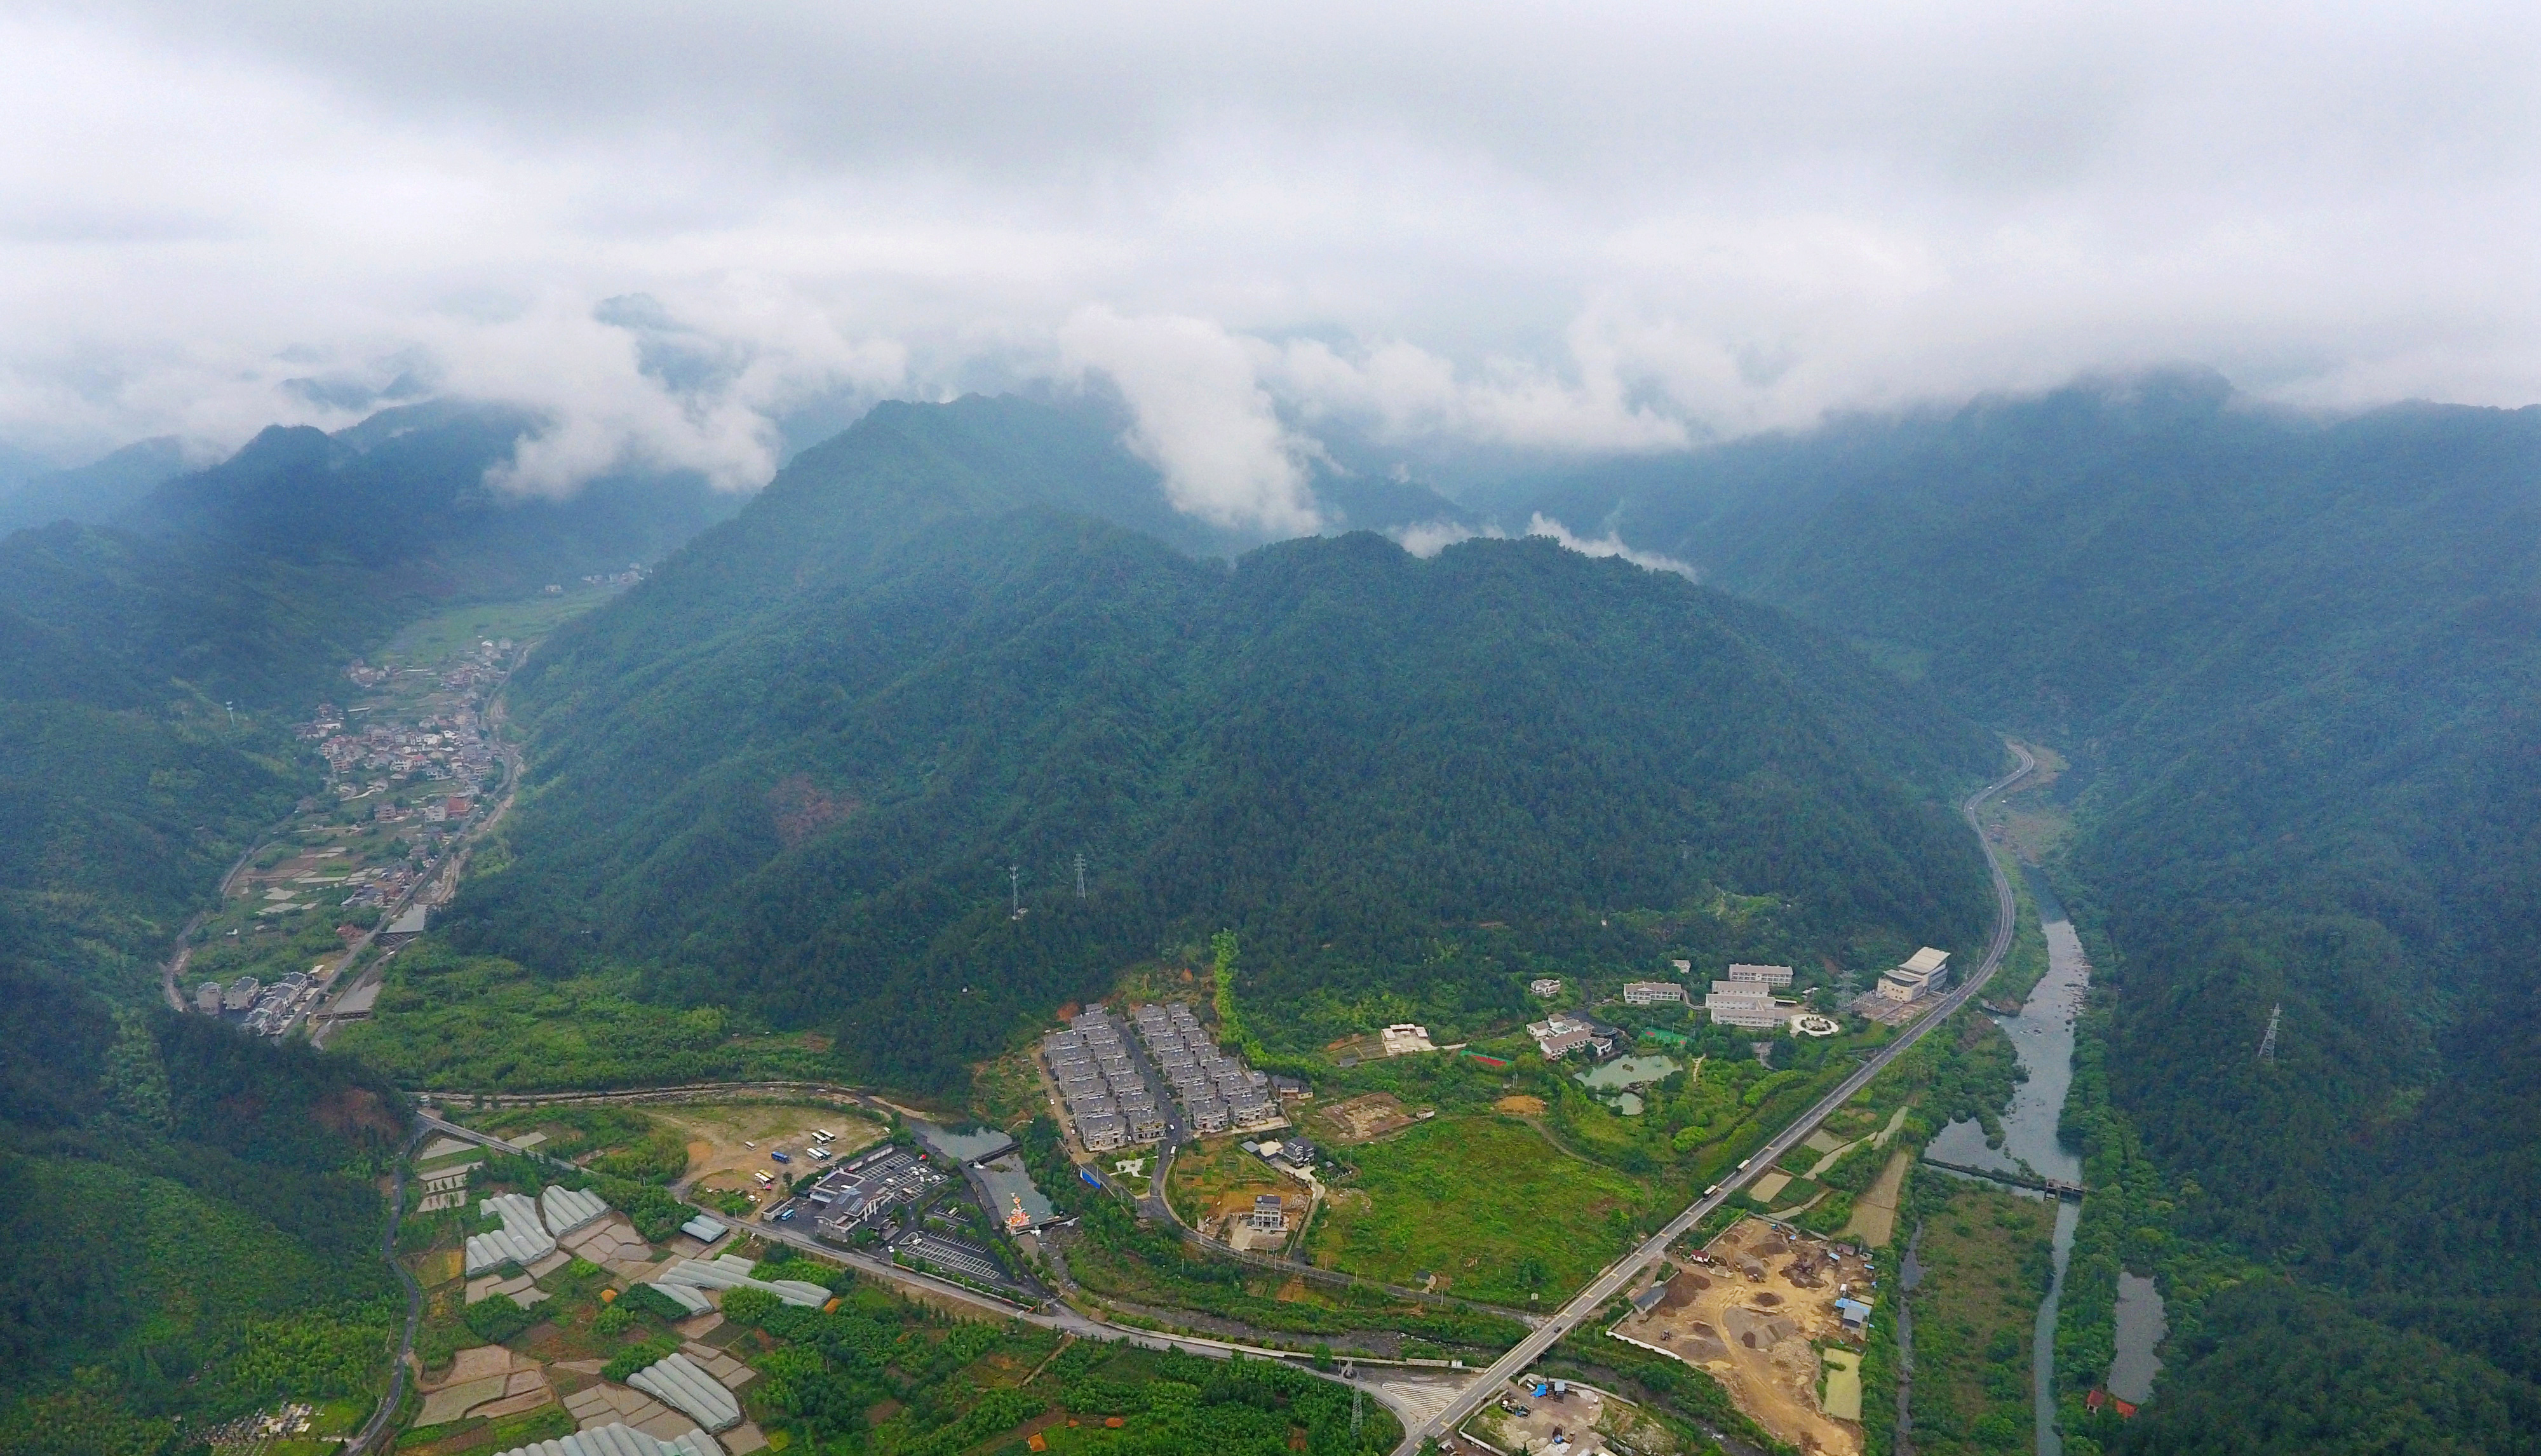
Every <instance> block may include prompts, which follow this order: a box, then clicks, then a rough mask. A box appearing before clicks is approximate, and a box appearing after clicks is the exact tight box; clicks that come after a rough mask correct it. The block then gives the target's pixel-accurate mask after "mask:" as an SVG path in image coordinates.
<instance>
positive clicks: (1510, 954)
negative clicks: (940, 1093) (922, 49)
mask: <svg viewBox="0 0 2541 1456" xmlns="http://www.w3.org/2000/svg"><path fill="white" fill-rule="evenodd" d="M1088 429H1089V426H1088V425H1087V424H1085V423H1084V422H1082V421H1081V420H1080V419H1079V418H1078V417H1076V416H1071V415H1067V414H1062V413H1061V412H1059V411H1055V410H1052V409H1049V408H1046V407H1044V406H1039V405H1032V404H1027V403H1024V402H1022V401H1018V400H966V401H963V402H962V403H960V404H957V405H953V406H941V407H936V408H931V409H926V408H917V407H914V406H910V407H893V408H887V409H882V410H877V411H876V412H875V414H874V416H873V417H871V418H869V419H868V420H867V421H866V422H865V423H864V424H862V425H860V426H858V427H857V429H856V430H854V431H851V432H850V433H849V434H848V435H847V436H845V437H842V438H841V439H840V440H839V441H837V442H834V444H833V445H831V446H828V447H824V448H823V449H822V450H821V451H817V452H814V453H813V454H812V455H810V456H807V457H806V458H805V460H804V461H803V462H800V463H798V464H797V466H796V467H794V468H793V469H792V470H790V471H789V472H788V473H787V474H786V475H785V476H784V477H782V478H780V479H779V480H778V481H777V482H776V483H774V484H773V485H771V486H769V488H768V490H767V492H766V494H765V496H764V497H763V498H762V500H760V501H758V502H756V503H754V504H753V506H752V507H751V508H750V509H749V510H748V511H746V512H744V514H743V515H742V516H741V517H739V518H737V519H736V520H734V521H732V522H730V523H727V524H726V525H725V526H723V527H721V528H719V529H718V530H716V531H715V532H712V533H710V534H708V535H707V536H706V537H704V538H702V539H701V540H700V541H698V542H697V543H696V544H695V545H694V546H691V547H690V549H688V550H686V551H684V552H683V553H682V554H681V555H679V556H678V557H675V558H674V559H673V560H672V561H670V562H669V563H667V564H666V565H665V567H664V569H663V570H662V572H661V573H660V574H659V575H658V576H657V577H656V578H655V579H654V580H653V581H650V582H647V583H646V584H645V585H644V586H643V587H641V588H640V589H638V590H636V591H635V592H633V593H630V594H629V595H628V596H627V597H626V598H625V599H623V600H622V601H621V602H619V603H617V604H615V605H613V606H612V607H611V608H608V609H605V610H603V611H602V612H600V613H597V614H595V615H594V616H593V617H592V618H590V619H586V620H585V621H584V622H582V623H579V624H577V625H576V626H575V627H572V628H569V629H567V630H566V631H565V632H564V633H562V634H560V636H559V637H558V639H557V640H555V641H554V642H552V643H551V644H550V645H549V648H548V649H547V650H545V652H543V653H542V654H541V656H540V659H539V661H537V662H536V663H534V664H533V665H532V666H531V668H530V669H529V670H527V671H526V672H524V674H523V675H522V676H521V678H519V679H518V680H516V683H515V686H514V709H515V711H516V713H518V714H519V715H520V716H521V718H522V719H523V721H525V722H526V723H527V724H529V725H530V726H531V728H532V730H533V733H534V736H535V742H536V745H537V760H536V764H535V767H534V770H533V774H534V777H533V792H532V793H531V794H530V795H529V796H527V797H526V798H525V800H524V802H523V805H522V808H521V811H520V814H519V820H518V827H517V828H516V829H514V830H512V832H511V836H510V839H509V842H508V846H507V853H506V855H505V860H504V866H503V867H502V868H500V869H499V870H497V871H495V872H492V873H489V874H486V875H483V876H481V877H480V878H478V879H477V880H476V881H474V882H473V883H472V884H471V886H470V887H469V888H468V890H467V892H466V894H465V895H464V896H463V898H462V901H461V903H460V905H459V906H458V907H457V908H456V910H455V911H454V913H453V915H452V916H451V918H450V921H449V923H450V925H451V927H452V933H453V934H454V936H456V937H457V938H458V939H459V940H460V941H461V942H462V943H463V944H466V945H468V946H469V947H470V948H472V949H482V950H494V951H499V952H501V953H503V954H506V955H509V956H511V957H513V958H515V959H517V960H520V961H522V962H524V963H526V964H529V965H532V966H534V967H540V968H544V969H545V970H548V971H551V972H562V971H566V970H570V969H574V968H578V967H586V966H589V965H592V964H594V963H600V962H609V961H617V962H631V963H635V964H639V965H642V966H644V967H645V968H647V971H648V973H649V974H650V976H651V977H652V979H653V984H654V985H655V986H656V987H657V988H658V989H659V990H660V991H661V992H663V993H666V994H669V995H671V996H674V997H675V998H681V999H687V1000H692V1001H701V1002H702V1001H712V1002H721V1003H729V1004H737V1005H740V1006H743V1007H745V1008H747V1009H748V1010H749V1011H751V1012H752V1013H753V1014H755V1015H758V1016H762V1017H764V1018H766V1019H769V1020H771V1021H773V1022H775V1023H777V1024H780V1025H795V1026H808V1027H813V1028H816V1029H822V1030H835V1032H836V1034H837V1036H838V1038H839V1042H840V1044H841V1046H842V1048H843V1049H844V1050H845V1051H846V1053H847V1055H848V1056H850V1057H851V1058H852V1061H853V1064H854V1066H855V1067H856V1068H857V1069H858V1070H860V1071H862V1072H864V1073H867V1074H871V1075H875V1076H879V1077H882V1078H885V1079H888V1080H894V1081H902V1082H914V1083H917V1084H921V1085H928V1086H936V1087H941V1086H945V1085H949V1084H951V1083H954V1082H957V1081H958V1080H959V1079H960V1077H961V1076H962V1074H963V1073H962V1068H963V1066H964V1065H965V1064H966V1063H968V1062H970V1061H974V1060H976V1059H978V1058H979V1057H980V1056H983V1055H986V1054H988V1053H990V1052H993V1051H995V1050H997V1049H998V1048H999V1047H1001V1046H1002V1045H1003V1044H1004V1042H1005V1040H1006V1039H1007V1038H1008V1037H1010V1036H1011V1035H1013V1034H1014V1032H1015V1031H1016V1030H1017V1029H1018V1028H1019V1027H1020V1026H1022V1025H1024V1024H1026V1023H1028V1022H1030V1021H1032V1020H1034V1019H1037V1018H1042V1017H1046V1016H1047V1015H1048V1014H1049V1013H1050V1011H1051V1010H1052V1009H1053V1007H1055V1006H1056V1005H1057V1004H1058V1003H1059V1002H1061V1001H1063V1000H1067V999H1072V998H1077V997H1081V996H1084V995H1087V994H1090V993H1096V992H1099V991H1101V990H1102V989H1104V988H1106V987H1107V986H1108V984H1109V983H1110V981H1111V979H1112V978H1113V977H1114V976H1116V975H1117V974H1118V973H1119V972H1120V971H1121V970H1122V969H1123V968H1124V967H1125V966H1126V965H1129V964H1131V963H1134V962H1136V961H1139V960H1143V959H1149V958H1152V957H1154V956H1156V955H1157V954H1158V953H1159V950H1160V948H1168V949H1169V948H1171V947H1174V946H1180V945H1187V944H1195V943H1198V942H1199V941H1201V940H1204V939H1205V938H1206V937H1207V936H1208V934H1209V933H1210V932H1212V931H1213V930H1216V929H1219V928H1223V927H1234V928H1236V929H1237V930H1238V931H1239V933H1240V935H1241V937H1242V938H1243V941H1244V943H1245V945H1246V947H1247V948H1246V951H1245V967H1246V971H1245V975H1246V977H1247V987H1246V994H1247V995H1248V996H1258V997H1260V998H1262V1001H1263V1003H1264V1004H1265V1005H1266V1006H1268V1007H1270V1008H1271V1009H1270V1011H1269V1012H1268V1013H1267V1015H1266V1017H1265V1034H1266V1035H1269V1036H1270V1037H1271V1038H1272V1039H1273V1040H1276V1038H1277V1036H1278V1028H1279V1026H1280V1023H1281V1020H1282V1017H1281V1013H1280V1010H1279V1008H1281V1007H1291V1008H1293V1007H1294V1006H1295V1005H1296V1004H1297V1003H1298V1002H1299V1001H1300V1000H1301V999H1302V998H1303V997H1305V996H1307V995H1308V994H1310V993H1312V992H1314V991H1317V990H1319V989H1329V988H1341V989H1343V990H1346V989H1348V988H1351V987H1365V986H1369V985H1390V986H1409V987H1415V988H1422V987H1427V986H1431V985H1435V986H1438V987H1441V989H1440V990H1439V992H1438V994H1437V995H1436V996H1435V997H1433V998H1432V999H1431V1001H1430V1004H1445V1005H1449V1006H1454V1005H1458V1004H1470V1005H1474V1006H1476V1007H1482V1006H1488V1007H1492V1008H1503V1007H1504V1008H1505V1009H1512V1010H1513V1009H1515V1008H1516V1007H1517V1006H1518V1005H1519V1004H1520V1001H1519V999H1518V998H1519V995H1520V990H1519V986H1520V984H1521V983H1522V982H1523V979H1524V978H1523V976H1522V975H1520V974H1518V973H1519V972H1520V970H1521V968H1522V966H1524V965H1525V964H1528V963H1529V962H1530V960H1531V959H1532V958H1546V957H1549V958H1553V959H1554V960H1556V961H1561V962H1563V963H1567V964H1598V965H1604V966H1611V967H1626V968H1636V967H1641V966H1650V967H1656V966H1658V965H1659V962H1658V959H1657V958H1658V956H1659V953H1660V952H1661V951H1662V950H1663V949H1664V948H1666V947H1668V946H1670V945H1674V944H1677V943H1679V938H1681V937H1680V936H1679V934H1678V933H1677V932H1676V931H1671V930H1665V929H1663V930H1660V931H1657V932H1654V931H1652V930H1651V929H1650V928H1649V927H1647V926H1646V925H1641V924H1638V923H1637V922H1636V923H1635V924H1634V925H1632V926H1628V925H1627V923H1626V921H1625V920H1624V919H1622V918H1618V916H1619V915H1620V913H1621V912H1623V911H1629V910H1657V911H1669V912H1674V911H1684V912H1685V918H1692V919H1700V918H1703V914H1702V913H1701V911H1702V909H1703V908H1704V907H1707V906H1709V905H1711V904H1712V903H1713V902H1714V901H1715V899H1716V898H1717V897H1718V896H1719V895H1720V894H1721V893H1722V892H1728V893H1732V894H1736V895H1743V896H1758V897H1767V898H1770V899H1771V900H1773V901H1774V902H1776V903H1777V904H1779V905H1783V906H1786V907H1787V912H1786V913H1785V914H1783V915H1782V916H1780V917H1779V920H1778V923H1780V924H1782V925H1784V926H1785V927H1790V928H1791V929H1792V933H1793V939H1792V941H1791V942H1790V943H1788V944H1786V945H1785V946H1784V947H1783V949H1785V951H1786V952H1787V953H1791V954H1800V953H1807V954H1810V955H1811V956H1816V955H1825V954H1845V953H1852V954H1861V955H1866V954H1884V953H1890V952H1902V951H1904V950H1911V949H1912V947H1913V945H1914V944H1915V943H1917V942H1918V941H1931V942H1934V943H1938V944H1944V945H1960V946H1968V945H1972V944H1973V943H1974V942H1975V941H1976V940H1977V939H1978V938H1979V937H1980V936H1981V934H1982V933H1983V930H1984V928H1985V919H1986V900H1985V896H1984V890H1983V879H1982V872H1981V869H1980V865H1979V861H1978V858H1977V855H1976V853H1975V850H1974V846H1973V845H1971V844H1970V843H1969V842H1968V841H1967V839H1966V836H1965V831H1964V830H1962V829H1960V828H1959V827H1958V826H1957V824H1956V822H1955V821H1954V820H1953V818H1952V817H1951V816H1950V814H1949V813H1948V812H1947V810H1946V808H1945V807H1944V804H1945V803H1946V800H1947V797H1948V795H1949V793H1950V792H1951V791H1952V790H1953V789H1955V788H1956V787H1958V786H1959V785H1961V784H1963V783H1966V782H1971V781H1974V780H1976V779H1977V778H1979V777H1980V776H1981V775H1983V774H1984V773H1985V772H1987V771H1988V770H1990V769H1991V768H1993V767H1994V766H1995V764H1996V760H1997V758H1998V755H1999V749H1998V748H1997V747H1996V745H1994V744H1993V743H1992V742H1991V741H1989V740H1988V739H1987V738H1985V737H1984V736H1983V735H1982V734H1980V733H1978V732H1976V731H1975V730H1974V729H1972V728H1971V727H1969V726H1968V725H1966V724H1965V723H1963V722H1961V721H1960V720H1958V719H1956V718H1954V717H1952V716H1951V715H1950V714H1949V713H1948V712H1946V711H1945V710H1944V709H1942V708H1941V707H1940V706H1939V705H1938V704H1937V703H1936V702H1935V701H1934V700H1933V699H1932V698H1931V697H1930V696H1929V695H1928V694H1927V693H1925V692H1921V691H1918V690H1915V689H1911V688H1908V687H1906V686H1905V685H1902V684H1900V683H1898V682H1897V681H1896V680H1894V679H1893V678H1891V677H1889V676H1887V675H1886V674H1884V673H1882V672H1880V671H1879V670H1877V669H1876V668H1874V667H1872V666H1871V665H1870V664H1869V663H1868V662H1866V661H1865V660H1863V659H1861V658H1859V657H1857V656H1855V655H1854V654H1852V653H1851V652H1849V651H1847V650H1845V649H1844V648H1842V647H1840V646H1837V645H1834V644H1832V643H1830V642H1828V641H1826V640H1824V639H1823V638H1821V637H1819V636H1817V635H1816V634H1814V633H1811V632H1808V631H1805V630H1801V629H1798V628H1795V627H1794V626H1793V625H1792V624H1791V623H1790V622H1789V621H1787V620H1786V619H1782V618H1780V617H1779V616H1777V615H1776V614H1774V613H1773V612H1771V611H1768V610H1764V609H1760V608H1757V607H1754V606H1750V605H1746V604H1742V603H1740V602H1737V601H1735V600H1733V599H1730V598H1727V597H1724V596H1722V595H1720V594H1718V593H1716V592H1711V591H1708V590H1706V589H1704V588H1701V587H1697V586H1694V585H1692V584H1690V583H1688V582H1686V581H1683V580H1681V579H1679V578H1677V577H1674V576H1670V575H1666V574H1662V573H1653V572H1649V571H1645V570H1642V569H1641V568H1638V567H1635V566H1632V565H1629V564H1627V563H1624V562H1621V561H1615V560H1591V559H1588V558H1585V557H1582V556H1579V555H1576V554H1574V553H1571V552H1567V551H1564V550H1561V549H1560V548H1559V547H1557V546H1554V545H1553V544H1551V543H1550V542H1544V541H1525V542H1472V543H1468V544H1466V545H1464V546H1457V547H1453V548H1450V549H1449V550H1447V551H1445V552H1444V553H1442V554H1440V555H1439V556H1437V557H1436V558H1435V559H1431V560H1421V559H1418V558H1416V557H1414V556H1412V555H1410V554H1409V553H1407V552H1405V551H1404V550H1402V549H1401V548H1400V547H1398V546H1394V545H1393V544H1391V543H1390V542H1387V541H1384V540H1382V539H1380V538H1377V537H1374V536H1369V535H1352V536H1344V537H1340V538H1330V539H1319V540H1309V541H1297V542H1289V543H1285V544H1282V545H1278V546H1268V547H1264V548H1261V549H1259V550H1257V551H1254V552H1252V553H1251V554H1248V555H1246V556H1244V557H1242V558H1241V559H1239V560H1238V561H1236V562H1235V563H1234V564H1233V565H1232V566H1229V565H1227V564H1225V563H1223V562H1220V561H1216V560H1211V559H1198V558H1194V557H1191V556H1187V555H1183V554H1180V553H1179V552H1177V551H1175V550H1174V549H1172V548H1170V547H1169V546H1165V545H1163V544H1161V543H1159V542H1157V541H1155V540H1153V539H1151V538H1148V537H1145V536H1143V535H1138V534H1134V533H1132V532H1129V531H1127V530H1125V529H1122V528H1121V527H1118V526H1116V525H1110V524H1106V523H1104V522H1102V521H1098V520H1093V519H1089V518H1088V517H1087V516H1085V515H1083V514H1078V513H1076V512H1077V510H1081V509H1084V508H1088V507H1090V506H1098V505H1101V504H1102V503H1103V500H1104V497H1103V495H1102V494H1101V491H1100V489H1099V488H1098V486H1099V481H1096V482H1095V483H1091V484H1089V483H1088V481H1087V479H1086V478H1084V477H1070V478H1068V479H1067V480H1065V482H1064V488H1061V487H1060V486H1057V485H1053V484H1051V483H1050V481H1049V480H1048V479H1047V478H1046V477H1045V476H1044V475H1042V474H1037V473H1032V472H1031V471H1028V470H1025V469H1024V468H1023V467H1024V465H1026V464H1029V465H1032V466H1035V467H1037V468H1039V469H1042V470H1050V469H1053V463H1058V464H1064V463H1067V462H1072V461H1074V460H1076V459H1077V458H1079V457H1080V456H1082V455H1086V454H1087V453H1088V452H1093V453H1092V454H1091V456H1090V458H1092V459H1096V460H1105V459H1112V458H1116V457H1118V455H1119V451H1118V447H1117V446H1113V445H1111V444H1110V443H1109V436H1108V435H1104V434H1101V433H1099V432H1097V433H1096V434H1095V436H1094V438H1095V441H1096V443H1098V444H1100V445H1102V446H1103V447H1104V449H1106V450H1109V451H1110V452H1111V453H1110V454H1109V455H1105V454H1102V453H1101V452H1099V451H1094V450H1093V447H1092V446H1089V445H1085V443H1084V441H1083V440H1082V439H1081V438H1079V437H1081V436H1082V435H1083V434H1084V433H1085V432H1086V431H1087V430H1088ZM1019 436H1020V437H1023V438H1025V439H1027V440H1037V441H1043V442H1044V448H1040V449H1036V450H1033V451H1023V450H1019V449H1018V448H1017V446H1016V444H1015V441H1016V439H1017V437H1019ZM1053 499H1055V500H1058V501H1060V502H1062V503H1064V504H1067V505H1069V506H1071V507H1074V508H1076V509H1074V510H1069V511H1060V510H1056V509H1053V507H1052V505H1051V503H1050V502H1051V501H1052V500H1053ZM1118 513H1119V514H1123V515H1132V514H1133V512H1130V511H1128V510H1123V511H1121V512H1118ZM1080 852H1081V853H1083V854H1084V855H1085V856H1086V858H1087V863H1088V877H1089V878H1088V892H1089V893H1088V894H1087V896H1086V897H1085V898H1084V899H1083V900H1079V899H1077V898H1076V896H1075V894H1074V883H1073V873H1072V865H1073V859H1074V856H1075V855H1076V854H1078V853H1080ZM1008 865H1015V866H1019V867H1021V869H1022V872H1023V875H1024V879H1023V893H1024V896H1025V900H1026V904H1027V906H1028V910H1029V912H1028V913H1027V914H1026V915H1025V916H1024V917H1023V918H1022V919H1021V920H1020V921H1018V920H1015V919H1013V918H1011V917H1010V916H1009V914H1008V890H1009V885H1008V881H1007V876H1006V873H1005V869H1006V867H1007V866H1008ZM1724 949H1735V947H1726V946H1724ZM1460 998H1462V999H1460Z"/></svg>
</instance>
